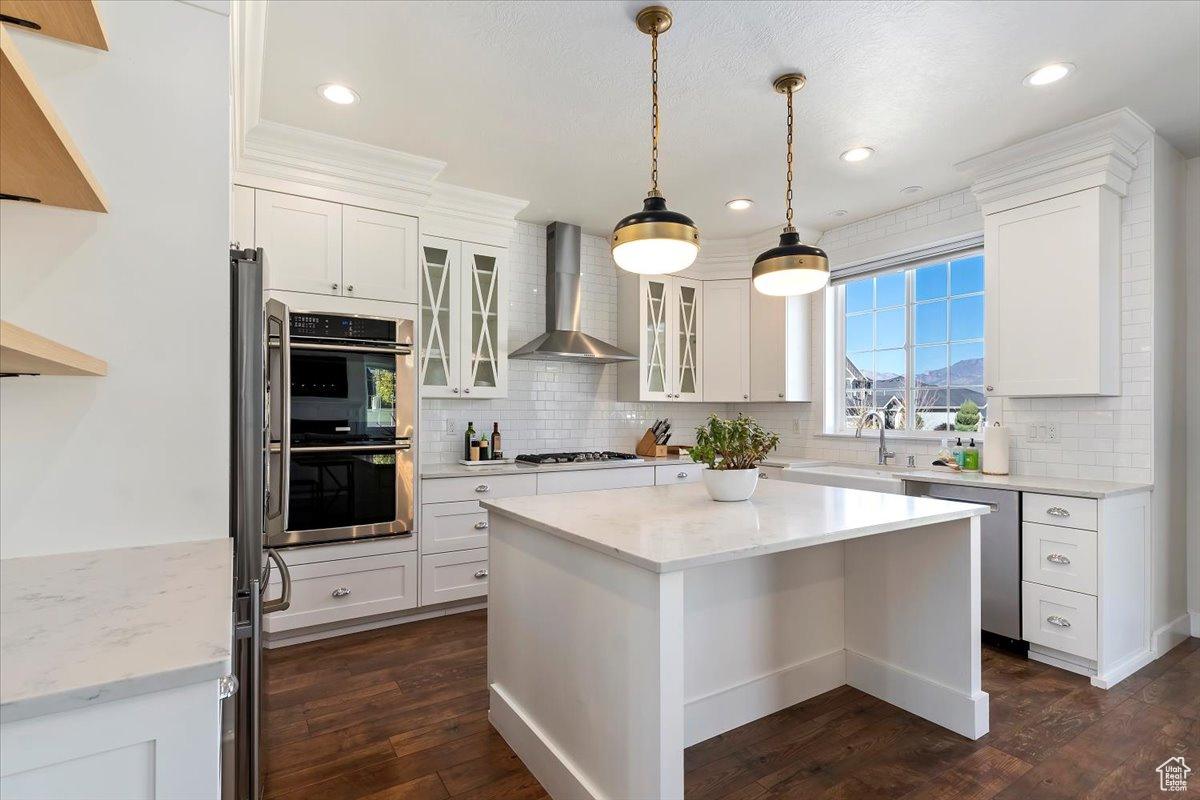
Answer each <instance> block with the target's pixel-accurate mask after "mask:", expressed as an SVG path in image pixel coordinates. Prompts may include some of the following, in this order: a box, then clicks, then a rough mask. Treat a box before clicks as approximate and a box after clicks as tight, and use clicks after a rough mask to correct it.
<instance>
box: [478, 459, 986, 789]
mask: <svg viewBox="0 0 1200 800" xmlns="http://www.w3.org/2000/svg"><path fill="white" fill-rule="evenodd" d="M483 505H484V506H485V507H486V508H487V509H488V510H489V511H490V512H492V514H491V528H490V535H491V537H490V562H491V563H490V587H489V611H488V685H489V690H490V694H491V698H490V700H491V708H490V719H491V721H492V724H493V725H494V726H495V727H496V729H497V730H498V731H499V732H500V733H501V734H502V735H503V736H504V738H505V739H506V740H507V741H508V743H509V745H510V746H511V747H512V748H513V750H514V751H515V752H516V753H517V755H518V756H520V758H521V760H522V761H524V762H525V764H526V766H528V767H529V769H530V771H532V772H533V773H534V775H536V776H537V778H538V779H539V780H540V781H541V782H542V785H543V786H544V787H545V788H546V789H547V791H549V792H550V794H551V795H552V796H554V797H556V798H579V797H590V798H646V799H649V798H681V797H683V751H684V748H685V747H687V746H689V745H692V744H695V743H696V742H700V741H703V740H705V739H708V738H710V737H712V736H715V735H717V734H719V733H722V732H724V731H727V730H730V729H732V728H735V727H737V726H739V725H743V724H745V723H747V722H750V721H752V720H755V719H758V718H760V717H763V716H766V715H768V714H771V713H773V712H775V711H778V710H779V709H782V708H786V707H788V706H790V705H793V704H795V703H798V702H800V701H802V700H805V699H807V698H809V697H813V696H815V695H818V694H821V693H823V692H827V691H830V690H832V689H835V688H837V687H838V686H841V685H843V684H849V685H851V686H854V687H855V688H858V689H860V690H862V691H864V692H867V693H868V694H871V695H874V696H876V697H879V698H881V699H883V700H885V701H887V702H890V703H893V704H894V705H897V706H899V707H901V708H904V709H906V710H907V711H910V712H912V713H914V714H917V715H918V716H921V717H924V718H926V719H929V720H931V721H933V722H935V723H937V724H939V725H942V726H944V727H946V728H949V729H951V730H953V731H955V732H957V733H960V734H962V735H963V736H966V737H968V738H971V739H977V738H979V737H980V736H983V735H984V734H985V733H987V731H988V696H987V694H986V693H984V692H982V691H981V690H980V643H979V622H980V596H979V574H980V572H979V520H978V517H979V516H980V515H982V514H985V513H987V511H988V509H987V508H986V507H984V506H977V505H969V504H963V503H953V502H946V501H940V500H931V499H927V498H913V497H903V496H897V495H885V494H879V493H875V492H862V491H856V490H850V489H836V488H829V487H820V486H808V485H801V484H791V483H788V484H783V483H775V482H769V481H768V482H763V483H760V484H759V487H758V490H757V492H756V493H755V495H754V497H753V498H752V499H751V500H749V501H746V502H742V503H716V502H713V501H712V500H710V499H709V497H708V495H707V493H706V492H705V490H704V488H703V486H700V485H697V484H689V485H677V486H657V487H646V488H635V489H619V490H608V491H596V492H582V493H576V494H569V495H547V496H529V497H512V498H506V499H497V500H489V501H485V502H484V503H483Z"/></svg>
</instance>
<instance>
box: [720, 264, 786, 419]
mask: <svg viewBox="0 0 1200 800" xmlns="http://www.w3.org/2000/svg"><path fill="white" fill-rule="evenodd" d="M756 294H757V293H756ZM704 309H705V313H704V318H703V325H704V327H703V340H704V365H703V370H702V373H703V375H704V402H706V403H740V402H744V401H746V400H749V399H750V352H751V342H750V280H749V279H736V280H720V281H705V282H704ZM771 344H772V346H773V347H774V346H777V344H776V343H775V342H772V343H771Z"/></svg>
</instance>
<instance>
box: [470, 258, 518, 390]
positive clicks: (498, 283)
mask: <svg viewBox="0 0 1200 800" xmlns="http://www.w3.org/2000/svg"><path fill="white" fill-rule="evenodd" d="M505 254H506V253H505V250H504V249H502V248H499V247H489V246H487V245H481V244H472V243H470V242H463V243H462V270H461V271H462V281H461V288H460V291H461V292H462V293H463V294H462V304H461V307H462V312H463V313H462V323H461V324H462V334H461V335H462V347H463V350H462V366H461V370H462V393H463V394H464V395H467V396H469V397H504V396H506V395H507V394H508V276H507V275H506V274H505V273H506V264H505Z"/></svg>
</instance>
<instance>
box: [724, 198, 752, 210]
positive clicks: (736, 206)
mask: <svg viewBox="0 0 1200 800" xmlns="http://www.w3.org/2000/svg"><path fill="white" fill-rule="evenodd" d="M752 205H754V201H753V200H751V199H750V198H749V197H735V198H734V199H732V200H730V201H729V202H728V203H726V204H725V207H726V208H728V209H729V210H730V211H745V210H746V209H747V208H749V207H750V206H752Z"/></svg>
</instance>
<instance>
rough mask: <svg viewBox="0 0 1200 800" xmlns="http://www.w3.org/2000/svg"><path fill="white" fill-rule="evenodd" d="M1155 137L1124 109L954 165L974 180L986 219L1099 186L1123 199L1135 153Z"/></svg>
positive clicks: (974, 187)
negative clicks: (1009, 210)
mask: <svg viewBox="0 0 1200 800" xmlns="http://www.w3.org/2000/svg"><path fill="white" fill-rule="evenodd" d="M1153 135H1154V129H1153V128H1151V127H1150V125H1148V124H1147V123H1146V121H1145V120H1143V119H1142V118H1141V117H1139V116H1138V115H1137V114H1135V113H1133V112H1132V111H1130V110H1129V109H1128V108H1120V109H1117V110H1116V111H1111V112H1109V113H1107V114H1101V115H1100V116H1098V117H1093V118H1092V119H1088V120H1084V121H1083V122H1077V123H1075V124H1074V125H1069V126H1067V127H1065V128H1061V129H1059V130H1056V131H1051V132H1050V133H1046V134H1043V135H1041V136H1036V137H1034V138H1032V139H1029V140H1027V141H1024V142H1021V143H1019V144H1015V145H1012V146H1010V147H1005V148H1001V149H1000V150H995V151H993V152H991V153H987V154H985V155H982V156H978V157H976V158H972V159H969V160H967V161H963V162H961V163H959V164H957V165H955V166H956V168H957V169H958V170H960V171H962V172H965V173H966V174H967V175H969V176H970V177H971V180H972V182H971V191H972V192H974V193H975V196H976V197H977V198H978V199H979V205H980V207H981V208H982V210H983V213H984V214H985V215H986V214H994V213H996V212H998V211H1004V210H1006V209H1009V208H1016V207H1017V206H1022V205H1027V204H1029V203H1035V202H1038V201H1040V200H1047V199H1049V198H1051V197H1059V196H1061V195H1064V194H1070V193H1071V192H1078V191H1082V190H1084V189H1090V188H1093V187H1096V186H1104V187H1107V188H1109V189H1110V190H1112V191H1113V192H1115V193H1116V194H1117V195H1119V196H1122V197H1123V196H1124V195H1125V194H1126V193H1127V192H1128V191H1129V181H1130V179H1131V178H1132V177H1133V170H1134V168H1135V167H1136V166H1137V151H1138V149H1139V148H1140V147H1141V146H1142V145H1143V144H1145V143H1146V142H1147V141H1149V140H1150V138H1151V137H1152V136H1153Z"/></svg>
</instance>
